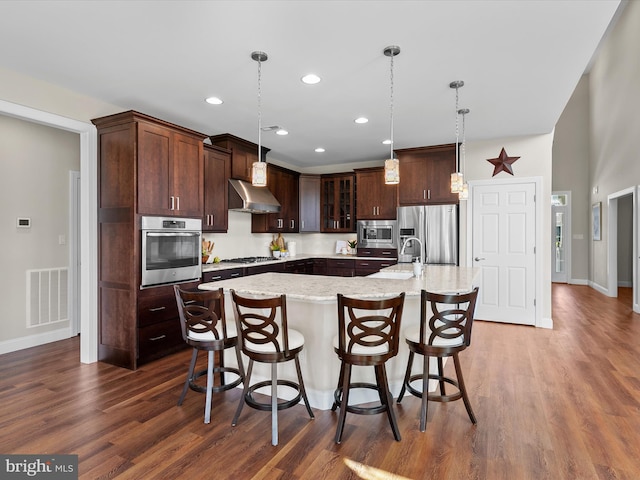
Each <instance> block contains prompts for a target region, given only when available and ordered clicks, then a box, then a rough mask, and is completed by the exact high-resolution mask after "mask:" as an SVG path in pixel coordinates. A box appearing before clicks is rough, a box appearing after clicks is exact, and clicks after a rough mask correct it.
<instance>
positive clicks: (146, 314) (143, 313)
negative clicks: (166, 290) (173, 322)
mask: <svg viewBox="0 0 640 480" xmlns="http://www.w3.org/2000/svg"><path fill="white" fill-rule="evenodd" d="M176 318H178V306H177V304H176V297H175V295H159V296H152V297H142V298H140V299H138V326H140V327H143V326H145V325H152V324H154V323H158V322H164V321H166V320H169V319H176Z"/></svg>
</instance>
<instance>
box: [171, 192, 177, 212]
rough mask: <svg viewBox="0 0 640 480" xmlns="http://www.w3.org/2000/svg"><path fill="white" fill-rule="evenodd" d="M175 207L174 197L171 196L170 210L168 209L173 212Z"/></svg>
mask: <svg viewBox="0 0 640 480" xmlns="http://www.w3.org/2000/svg"><path fill="white" fill-rule="evenodd" d="M175 207H176V197H174V196H173V195H171V208H170V210H175Z"/></svg>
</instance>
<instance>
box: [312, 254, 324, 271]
mask: <svg viewBox="0 0 640 480" xmlns="http://www.w3.org/2000/svg"><path fill="white" fill-rule="evenodd" d="M312 273H313V274H314V275H326V274H327V259H326V258H314V259H313V269H312Z"/></svg>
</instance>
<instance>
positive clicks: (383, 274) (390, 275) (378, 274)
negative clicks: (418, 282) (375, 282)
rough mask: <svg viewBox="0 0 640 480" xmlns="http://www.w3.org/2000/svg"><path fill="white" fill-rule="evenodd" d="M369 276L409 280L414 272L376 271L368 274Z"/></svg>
mask: <svg viewBox="0 0 640 480" xmlns="http://www.w3.org/2000/svg"><path fill="white" fill-rule="evenodd" d="M368 277H369V278H389V279H392V280H407V279H408V278H411V277H413V272H376V273H372V274H371V275H368Z"/></svg>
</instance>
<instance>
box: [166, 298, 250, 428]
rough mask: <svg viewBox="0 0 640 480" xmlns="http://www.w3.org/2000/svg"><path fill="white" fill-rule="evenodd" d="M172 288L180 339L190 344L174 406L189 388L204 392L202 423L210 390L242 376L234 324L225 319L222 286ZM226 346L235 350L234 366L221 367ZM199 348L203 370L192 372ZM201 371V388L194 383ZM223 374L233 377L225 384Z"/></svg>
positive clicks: (207, 419) (208, 414)
mask: <svg viewBox="0 0 640 480" xmlns="http://www.w3.org/2000/svg"><path fill="white" fill-rule="evenodd" d="M173 289H174V292H175V295H176V302H177V304H178V313H179V315H180V327H181V329H182V338H183V340H184V341H185V342H186V343H187V344H188V345H190V346H191V347H193V353H192V354H191V363H190V364H189V371H188V372H187V379H186V380H185V382H184V387H183V388H182V394H181V395H180V399H179V400H178V405H182V402H183V401H184V397H185V396H186V394H187V390H188V389H189V388H191V390H194V391H196V392H206V400H205V409H204V423H209V422H210V421H211V397H212V393H219V392H223V391H225V390H229V389H231V388H234V387H236V386H238V385H240V383H241V382H242V380H243V379H244V367H243V365H242V355H240V346H239V342H238V336H237V335H236V326H235V323H233V322H227V320H226V316H225V311H224V293H223V290H222V288H220V289H218V290H210V291H205V290H198V291H188V290H183V289H181V288H180V287H179V286H178V285H174V286H173ZM227 348H234V349H235V351H236V358H237V360H238V368H232V367H225V366H224V350H226V349H227ZM200 351H206V352H207V355H208V358H207V369H206V370H201V371H199V372H195V371H194V370H195V366H196V361H197V359H198V353H199V352H200ZM216 352H217V353H218V354H219V357H220V362H219V363H220V365H219V366H215V360H214V353H216ZM216 373H217V374H219V375H220V385H214V375H215V374H216ZM205 374H206V375H207V386H206V387H204V388H203V387H202V386H200V385H198V384H197V383H196V380H197V379H198V378H200V377H201V376H203V375H205ZM227 374H232V375H233V376H236V377H237V378H235V379H234V380H233V381H232V382H231V383H226V381H225V380H226V378H225V377H226V375H227Z"/></svg>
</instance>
